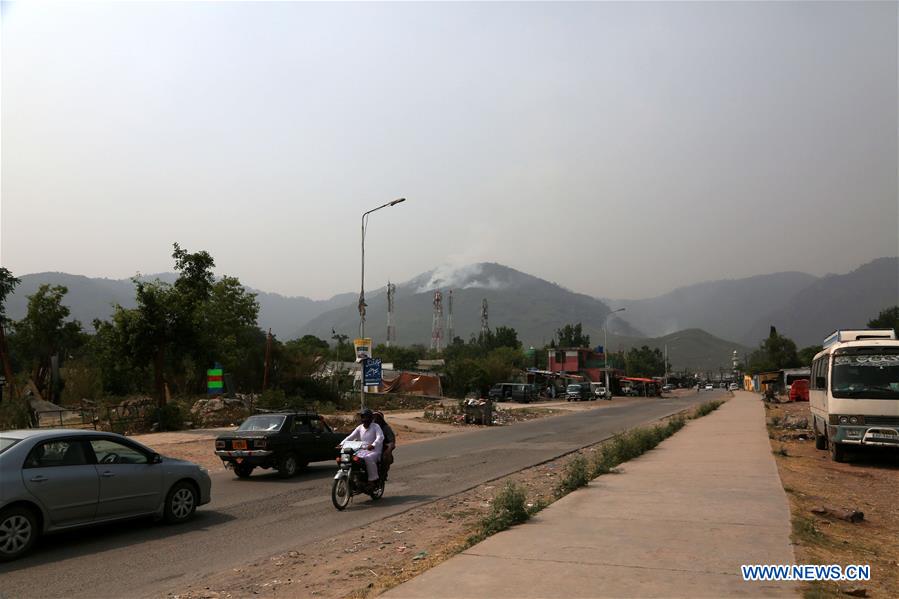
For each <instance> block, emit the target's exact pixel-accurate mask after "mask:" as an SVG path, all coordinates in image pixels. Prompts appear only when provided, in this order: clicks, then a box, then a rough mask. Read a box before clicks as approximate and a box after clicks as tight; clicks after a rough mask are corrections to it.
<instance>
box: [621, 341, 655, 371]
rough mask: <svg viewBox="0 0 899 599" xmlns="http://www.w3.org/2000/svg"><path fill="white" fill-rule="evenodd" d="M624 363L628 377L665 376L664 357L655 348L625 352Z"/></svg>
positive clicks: (632, 349) (646, 347)
mask: <svg viewBox="0 0 899 599" xmlns="http://www.w3.org/2000/svg"><path fill="white" fill-rule="evenodd" d="M625 363H626V369H627V375H628V376H639V377H653V376H663V375H664V374H665V356H664V354H663V353H662V351H661V350H660V349H659V348H657V347H656V348H653V349H650V348H649V346H647V345H644V346H642V347H640V348H639V349H638V348H636V347H632V348H631V349H630V350H628V352H627V357H626V359H625Z"/></svg>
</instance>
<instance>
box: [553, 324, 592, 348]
mask: <svg viewBox="0 0 899 599" xmlns="http://www.w3.org/2000/svg"><path fill="white" fill-rule="evenodd" d="M556 339H557V340H558V343H557V345H558V347H590V335H585V334H584V332H583V328H582V327H581V323H577V324H575V325H570V324H566V325H565V326H564V327H562V328H561V329H559V330H557V331H556Z"/></svg>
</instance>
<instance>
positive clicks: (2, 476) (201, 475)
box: [0, 429, 212, 561]
mask: <svg viewBox="0 0 899 599" xmlns="http://www.w3.org/2000/svg"><path fill="white" fill-rule="evenodd" d="M211 486H212V482H211V480H210V478H209V473H208V472H207V470H206V469H205V468H202V467H201V466H197V465H196V464H192V463H190V462H184V461H181V460H175V459H172V458H166V457H162V456H160V455H159V454H158V453H156V452H154V451H153V450H152V449H150V448H148V447H146V446H144V445H141V444H140V443H137V442H136V441H133V440H131V439H128V438H127V437H123V436H122V435H116V434H114V433H102V432H97V431H85V430H65V429H51V430H17V431H2V432H0V561H7V560H11V559H15V558H17V557H19V556H21V555H23V554H25V553H26V552H27V551H28V550H29V549H31V547H32V546H33V545H34V543H35V541H36V540H37V538H38V536H40V535H41V534H43V533H48V532H55V531H58V530H64V529H69V528H74V527H78V526H86V525H89V524H99V523H101V522H110V521H113V520H121V519H125V518H135V517H140V516H155V517H157V518H159V519H165V520H166V521H168V522H171V523H179V522H184V521H186V520H188V519H190V518H191V517H192V516H193V515H194V512H195V511H196V509H197V506H198V505H203V504H204V503H208V502H209V500H210V490H211Z"/></svg>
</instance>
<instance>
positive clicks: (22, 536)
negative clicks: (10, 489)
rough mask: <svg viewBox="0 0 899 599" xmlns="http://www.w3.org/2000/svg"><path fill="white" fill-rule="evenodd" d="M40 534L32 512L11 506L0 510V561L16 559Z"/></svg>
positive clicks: (26, 550)
mask: <svg viewBox="0 0 899 599" xmlns="http://www.w3.org/2000/svg"><path fill="white" fill-rule="evenodd" d="M38 535H40V530H39V529H38V523H37V518H36V517H35V515H34V512H33V511H31V510H30V509H28V508H26V507H13V508H10V509H8V510H3V511H2V512H0V562H7V561H10V560H14V559H18V558H20V557H22V556H23V555H25V554H26V553H28V551H29V550H30V549H31V548H32V546H34V543H35V541H37V537H38Z"/></svg>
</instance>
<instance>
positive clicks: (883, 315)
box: [868, 306, 899, 337]
mask: <svg viewBox="0 0 899 599" xmlns="http://www.w3.org/2000/svg"><path fill="white" fill-rule="evenodd" d="M868 326H869V327H871V328H872V329H893V331H895V333H896V337H899V306H893V307H892V308H885V309H883V310H881V311H880V314H878V315H877V318H874V319H872V320H870V321H868Z"/></svg>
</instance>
